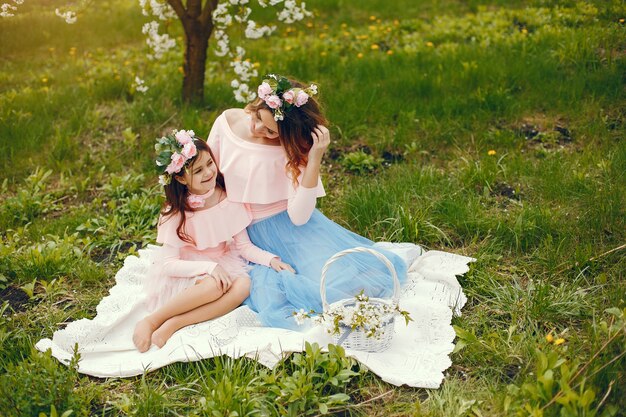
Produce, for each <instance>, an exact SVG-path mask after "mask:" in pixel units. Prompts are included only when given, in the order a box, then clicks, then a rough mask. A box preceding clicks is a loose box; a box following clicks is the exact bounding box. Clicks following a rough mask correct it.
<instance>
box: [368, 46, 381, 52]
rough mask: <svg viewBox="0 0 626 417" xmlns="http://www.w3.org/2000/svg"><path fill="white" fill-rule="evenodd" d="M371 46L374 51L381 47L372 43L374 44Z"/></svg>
mask: <svg viewBox="0 0 626 417" xmlns="http://www.w3.org/2000/svg"><path fill="white" fill-rule="evenodd" d="M370 48H371V49H372V51H377V50H379V49H380V46H378V45H377V44H372V46H370Z"/></svg>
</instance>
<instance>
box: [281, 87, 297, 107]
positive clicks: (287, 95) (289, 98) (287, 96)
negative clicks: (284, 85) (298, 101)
mask: <svg viewBox="0 0 626 417" xmlns="http://www.w3.org/2000/svg"><path fill="white" fill-rule="evenodd" d="M294 98H295V97H294V94H293V90H289V91H286V92H285V94H283V100H285V101H286V102H287V103H289V104H293V99H294Z"/></svg>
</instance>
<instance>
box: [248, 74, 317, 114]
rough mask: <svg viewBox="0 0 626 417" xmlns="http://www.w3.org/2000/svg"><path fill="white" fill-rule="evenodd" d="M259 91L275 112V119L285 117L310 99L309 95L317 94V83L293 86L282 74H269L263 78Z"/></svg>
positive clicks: (262, 98) (260, 96) (261, 97)
mask: <svg viewBox="0 0 626 417" xmlns="http://www.w3.org/2000/svg"><path fill="white" fill-rule="evenodd" d="M257 93H258V95H259V98H260V99H261V100H263V101H264V102H265V104H267V105H268V107H269V108H270V109H272V112H273V113H274V120H276V121H279V120H283V119H284V118H285V116H284V115H285V113H286V112H288V111H289V110H291V109H292V108H293V107H294V106H295V107H300V106H303V105H305V104H306V102H307V101H309V97H312V96H314V95H316V94H317V85H315V84H311V86H310V87H307V88H297V87H292V86H291V83H290V82H289V80H288V79H287V78H285V77H283V76H281V75H276V74H268V75H266V76H265V78H264V79H263V82H262V83H261V85H260V86H259V88H258V90H257Z"/></svg>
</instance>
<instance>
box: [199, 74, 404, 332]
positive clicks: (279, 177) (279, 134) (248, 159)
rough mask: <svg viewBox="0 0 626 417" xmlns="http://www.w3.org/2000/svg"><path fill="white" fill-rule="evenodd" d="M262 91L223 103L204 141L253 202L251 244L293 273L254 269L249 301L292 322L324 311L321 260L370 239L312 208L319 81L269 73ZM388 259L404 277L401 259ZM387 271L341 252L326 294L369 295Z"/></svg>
mask: <svg viewBox="0 0 626 417" xmlns="http://www.w3.org/2000/svg"><path fill="white" fill-rule="evenodd" d="M258 95H259V97H258V98H257V99H256V100H255V101H254V102H253V103H251V104H249V105H248V106H246V108H245V109H229V110H226V111H225V112H224V113H222V114H221V115H220V116H219V117H218V118H217V119H216V121H215V123H214V125H213V128H212V129H211V133H210V134H209V138H208V143H209V145H210V147H211V149H212V150H213V153H214V155H215V158H216V160H217V163H218V166H219V168H220V171H221V172H222V173H223V175H224V180H225V182H226V189H227V190H228V199H229V200H231V201H234V202H239V203H247V204H249V206H250V208H251V211H252V216H253V223H252V224H251V225H250V226H248V234H249V235H250V239H251V240H252V242H253V243H254V244H255V245H257V246H259V247H260V248H262V249H264V250H267V251H269V252H272V253H275V254H276V255H278V256H280V258H281V259H282V261H283V262H285V263H287V264H289V265H291V266H293V267H294V268H295V270H296V272H295V274H294V273H293V272H291V271H288V270H284V271H281V272H280V273H279V274H278V278H277V275H276V274H271V273H269V274H268V273H266V272H267V271H265V270H259V271H253V273H251V279H252V287H251V290H250V297H249V299H248V300H247V303H248V305H249V306H250V307H251V308H252V309H253V310H255V311H256V312H258V313H259V316H260V318H261V321H262V322H263V323H264V324H265V325H268V326H273V327H284V328H291V329H298V328H299V327H298V325H297V324H296V321H295V319H294V317H293V315H294V313H295V312H297V311H300V310H304V311H305V312H309V311H311V310H313V311H316V312H320V311H321V308H322V305H321V299H320V276H321V271H322V267H323V266H324V264H325V263H326V261H327V260H328V259H329V258H330V257H331V256H332V255H334V254H335V253H337V252H339V251H342V250H344V249H349V248H353V247H357V246H365V247H370V246H372V244H373V242H372V241H370V240H368V239H366V238H364V237H361V236H359V235H356V234H354V233H352V232H350V231H349V230H346V229H344V228H343V227H341V226H339V225H338V224H336V223H334V222H332V221H331V220H329V219H328V218H327V217H325V216H324V215H323V214H322V213H321V212H319V211H318V210H316V209H315V202H316V199H317V197H322V196H324V195H325V193H324V188H323V186H322V183H321V180H320V177H319V172H320V165H321V162H322V157H323V155H324V153H325V151H326V149H327V148H328V145H329V144H330V134H329V131H328V129H327V128H326V126H325V125H326V124H327V122H326V119H325V118H324V116H323V114H322V111H321V109H320V106H319V104H318V103H317V101H316V100H315V98H314V97H313V96H315V95H317V86H316V85H314V84H311V85H310V86H308V87H306V86H304V85H303V84H302V83H300V82H297V81H295V80H292V79H287V78H285V77H282V76H279V75H275V74H270V75H268V76H267V78H266V79H265V80H263V83H262V84H261V85H260V86H259V88H258ZM383 253H384V254H385V255H386V256H387V257H388V258H389V259H390V260H391V261H392V262H393V264H394V266H395V269H396V272H397V273H398V277H399V279H400V281H401V282H403V281H404V280H405V279H406V265H405V264H404V262H403V260H402V259H400V258H399V257H398V256H396V255H394V254H391V253H388V252H384V251H383ZM392 286H393V283H392V279H391V275H390V272H389V271H388V270H387V268H386V267H385V266H384V265H382V264H381V263H380V261H379V260H377V259H376V258H374V257H373V256H371V255H368V254H357V255H349V256H347V257H343V258H342V259H341V260H340V261H339V262H337V263H335V264H333V267H332V268H331V269H330V270H329V271H328V274H327V279H326V292H327V298H328V301H329V302H334V301H337V300H339V299H343V298H352V297H354V296H355V295H357V294H358V293H359V292H361V291H365V293H366V294H367V295H370V296H375V297H381V296H389V295H390V293H391V288H392Z"/></svg>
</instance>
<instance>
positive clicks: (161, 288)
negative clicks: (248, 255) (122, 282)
mask: <svg viewBox="0 0 626 417" xmlns="http://www.w3.org/2000/svg"><path fill="white" fill-rule="evenodd" d="M181 259H182V260H186V261H212V262H216V263H218V264H219V265H220V266H221V267H222V268H224V269H225V270H226V272H228V273H229V274H230V276H231V278H232V279H233V280H235V279H237V278H240V277H249V274H248V271H249V270H250V267H249V265H248V263H247V262H246V261H245V260H244V259H243V258H242V257H241V256H239V254H238V253H237V252H236V251H231V250H230V249H229V247H228V246H227V245H225V244H224V245H222V246H220V247H218V248H208V249H204V250H197V249H191V248H188V247H184V248H181ZM205 278H206V275H198V276H194V277H173V276H168V275H166V274H165V273H164V268H163V256H159V255H158V254H157V256H155V261H154V262H153V264H152V266H151V268H150V271H149V273H148V274H147V275H146V281H145V282H144V288H145V291H146V293H147V294H148V296H147V299H146V302H147V306H148V309H149V310H150V311H154V310H156V309H158V308H159V307H161V306H162V305H164V304H165V303H167V302H168V301H169V300H170V299H171V298H172V297H173V296H175V295H177V294H178V293H180V292H181V291H183V290H185V289H187V288H189V287H192V286H194V285H195V284H196V282H198V281H199V280H202V279H205Z"/></svg>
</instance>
